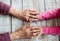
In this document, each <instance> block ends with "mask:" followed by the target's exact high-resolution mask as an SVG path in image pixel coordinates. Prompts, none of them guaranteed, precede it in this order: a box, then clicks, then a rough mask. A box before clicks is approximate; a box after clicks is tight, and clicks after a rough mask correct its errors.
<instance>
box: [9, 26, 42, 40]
mask: <svg viewBox="0 0 60 41" xmlns="http://www.w3.org/2000/svg"><path fill="white" fill-rule="evenodd" d="M40 32H41V28H39V27H36V26H31V27H30V26H23V27H22V28H20V29H18V30H17V31H16V32H14V33H12V34H11V35H10V36H11V40H13V39H19V38H26V39H31V38H35V37H37V36H38V35H39V34H40Z"/></svg>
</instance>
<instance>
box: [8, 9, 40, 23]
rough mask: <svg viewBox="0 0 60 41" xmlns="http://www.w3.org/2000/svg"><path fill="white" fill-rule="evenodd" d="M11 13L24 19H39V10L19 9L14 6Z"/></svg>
mask: <svg viewBox="0 0 60 41" xmlns="http://www.w3.org/2000/svg"><path fill="white" fill-rule="evenodd" d="M9 12H10V14H11V15H13V16H15V17H16V18H18V19H22V20H23V21H29V22H30V21H38V20H39V19H38V17H39V16H38V12H37V11H36V10H17V9H14V8H11V9H10V11H9Z"/></svg>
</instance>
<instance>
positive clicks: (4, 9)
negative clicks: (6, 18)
mask: <svg viewBox="0 0 60 41" xmlns="http://www.w3.org/2000/svg"><path fill="white" fill-rule="evenodd" d="M10 8H11V6H9V5H6V4H4V3H3V2H0V13H1V14H4V15H8V14H9V10H10Z"/></svg>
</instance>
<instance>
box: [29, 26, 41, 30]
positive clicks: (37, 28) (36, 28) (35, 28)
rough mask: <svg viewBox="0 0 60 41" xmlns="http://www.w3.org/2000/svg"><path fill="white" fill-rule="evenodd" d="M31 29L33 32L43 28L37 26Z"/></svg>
mask: <svg viewBox="0 0 60 41" xmlns="http://www.w3.org/2000/svg"><path fill="white" fill-rule="evenodd" d="M30 29H31V30H40V29H41V28H40V27H37V26H31V28H30Z"/></svg>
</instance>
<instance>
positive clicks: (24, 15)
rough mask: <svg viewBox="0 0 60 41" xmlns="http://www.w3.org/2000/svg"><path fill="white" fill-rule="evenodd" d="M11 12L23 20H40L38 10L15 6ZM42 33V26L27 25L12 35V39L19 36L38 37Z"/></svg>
mask: <svg viewBox="0 0 60 41" xmlns="http://www.w3.org/2000/svg"><path fill="white" fill-rule="evenodd" d="M9 13H10V14H11V15H13V16H14V17H16V18H18V19H22V20H23V21H28V22H31V21H38V20H39V16H38V12H37V11H35V10H17V9H14V8H10V10H9ZM40 33H41V28H40V27H37V26H28V25H27V26H23V27H22V28H20V29H18V30H17V31H16V32H14V33H12V34H11V35H10V36H11V40H13V39H19V38H34V37H37V36H38V35H39V34H40Z"/></svg>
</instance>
